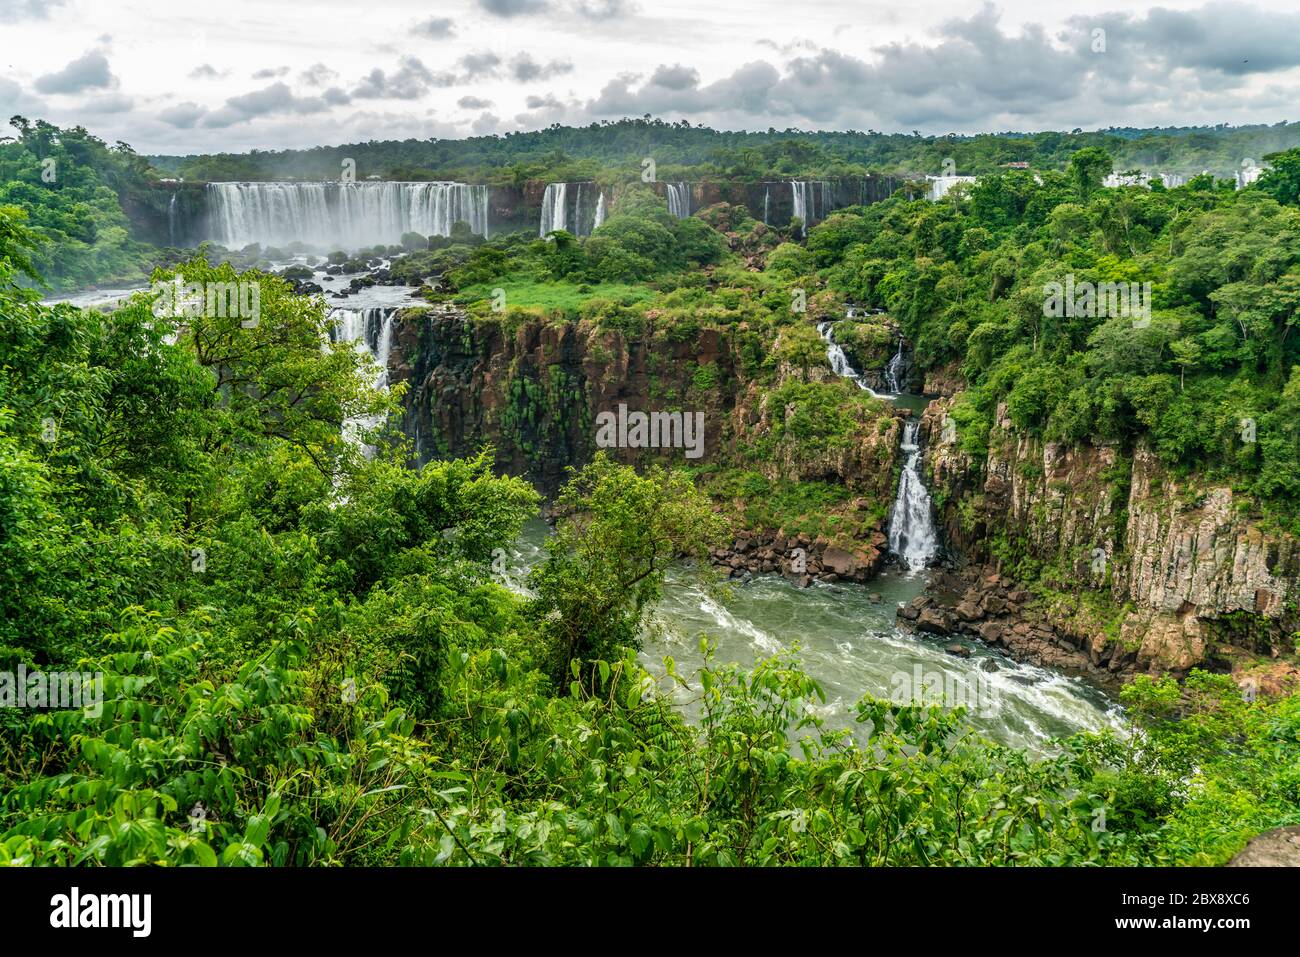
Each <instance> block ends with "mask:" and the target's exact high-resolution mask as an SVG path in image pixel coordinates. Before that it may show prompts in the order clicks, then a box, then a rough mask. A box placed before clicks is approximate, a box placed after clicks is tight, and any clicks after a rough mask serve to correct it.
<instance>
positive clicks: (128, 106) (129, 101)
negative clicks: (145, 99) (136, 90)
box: [77, 93, 135, 114]
mask: <svg viewBox="0 0 1300 957" xmlns="http://www.w3.org/2000/svg"><path fill="white" fill-rule="evenodd" d="M134 108H135V100H134V99H133V98H132V97H129V96H127V95H125V94H124V93H104V94H101V95H100V96H96V97H92V98H91V99H89V100H86V101H85V102H84V103H82V104H80V105H79V106H78V107H77V112H78V113H96V114H107V113H126V112H128V111H129V110H132V109H134Z"/></svg>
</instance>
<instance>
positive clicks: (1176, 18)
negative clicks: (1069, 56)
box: [1067, 2, 1300, 76]
mask: <svg viewBox="0 0 1300 957" xmlns="http://www.w3.org/2000/svg"><path fill="white" fill-rule="evenodd" d="M1070 27H1071V31H1070V32H1069V33H1068V34H1067V37H1068V38H1069V39H1072V40H1074V41H1076V42H1079V43H1090V41H1091V38H1092V30H1094V29H1103V30H1105V31H1106V37H1105V39H1106V54H1105V55H1106V56H1108V57H1109V56H1111V55H1112V54H1114V55H1115V59H1117V60H1122V61H1123V62H1125V63H1126V64H1129V65H1131V64H1133V63H1134V61H1139V62H1145V63H1156V64H1160V65H1161V66H1162V67H1165V68H1179V67H1183V68H1187V69H1193V70H1214V71H1217V72H1218V73H1221V74H1224V75H1227V76H1245V75H1247V74H1252V73H1263V72H1271V71H1274V70H1283V69H1289V68H1290V67H1294V66H1298V65H1300V48H1298V47H1297V45H1296V44H1295V43H1287V42H1279V40H1280V38H1282V37H1288V36H1289V37H1295V36H1297V35H1300V13H1286V12H1281V11H1276V10H1263V9H1260V8H1259V7H1254V6H1250V5H1248V4H1245V3H1231V2H1215V3H1209V4H1206V5H1205V6H1203V7H1201V8H1200V9H1197V10H1169V9H1166V8H1163V7H1155V8H1153V9H1151V10H1149V11H1147V13H1146V16H1145V17H1142V16H1139V15H1136V14H1131V13H1107V14H1103V15H1099V16H1076V17H1073V18H1071V20H1070Z"/></svg>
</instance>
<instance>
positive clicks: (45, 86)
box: [36, 50, 117, 93]
mask: <svg viewBox="0 0 1300 957" xmlns="http://www.w3.org/2000/svg"><path fill="white" fill-rule="evenodd" d="M116 84H117V79H116V78H115V77H114V76H113V73H112V71H111V70H110V69H109V68H108V58H107V57H106V56H104V54H102V53H100V52H99V51H98V50H92V51H90V52H89V53H86V54H83V55H82V56H79V57H77V59H75V60H73V61H72V62H71V63H69V64H68V65H67V66H65V67H64V68H63V69H62V70H58V71H56V72H54V73H47V74H45V75H44V76H42V77H40V78H39V79H38V80H37V81H36V89H38V90H40V91H41V92H42V93H80V92H81V91H82V90H94V89H106V88H108V87H112V86H115V85H116Z"/></svg>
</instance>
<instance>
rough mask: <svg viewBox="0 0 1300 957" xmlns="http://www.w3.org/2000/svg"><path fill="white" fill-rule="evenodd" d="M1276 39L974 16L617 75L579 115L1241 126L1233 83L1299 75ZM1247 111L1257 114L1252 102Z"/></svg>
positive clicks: (1156, 25) (1202, 18) (1191, 24)
mask: <svg viewBox="0 0 1300 957" xmlns="http://www.w3.org/2000/svg"><path fill="white" fill-rule="evenodd" d="M1097 28H1101V29H1104V30H1105V31H1106V41H1107V44H1106V51H1105V53H1094V52H1093V49H1092V31H1093V30H1094V29H1097ZM1284 35H1285V36H1290V35H1300V14H1289V13H1288V14H1279V13H1273V12H1268V11H1263V10H1260V9H1258V8H1255V7H1247V6H1245V5H1243V4H1240V3H1224V2H1216V3H1211V4H1208V5H1206V6H1204V7H1201V8H1199V9H1195V10H1185V11H1169V10H1166V9H1162V8H1155V9H1152V10H1151V11H1149V12H1148V13H1146V14H1144V15H1143V14H1138V15H1134V14H1129V13H1110V14H1104V15H1097V16H1092V15H1088V16H1077V17H1074V18H1073V19H1071V20H1070V21H1067V25H1066V28H1065V29H1064V30H1063V31H1062V32H1060V33H1058V34H1055V35H1053V36H1049V35H1048V33H1047V32H1046V31H1045V29H1044V28H1043V27H1042V26H1039V25H1035V24H1027V25H1025V26H1024V27H1022V28H1020V29H1018V30H1012V29H1010V28H1007V29H1004V28H1003V27H1002V25H1001V24H1000V23H999V17H998V13H997V11H996V9H995V8H993V7H992V6H991V5H985V6H984V7H983V8H981V9H980V10H978V11H977V12H975V13H974V14H972V15H971V16H968V17H965V18H961V19H954V20H950V21H948V22H946V23H944V24H943V25H941V26H940V27H939V29H938V30H937V31H934V32H933V33H932V34H931V35H930V36H927V37H925V38H923V40H920V41H915V42H914V41H904V42H895V43H889V44H884V45H881V46H878V47H876V48H874V49H872V50H870V51H869V53H868V54H867V55H866V56H865V57H858V56H853V55H849V54H845V53H841V52H838V51H835V50H830V49H821V48H817V47H816V46H811V45H808V44H806V43H805V42H802V41H796V42H793V43H789V44H785V45H779V44H776V43H775V42H771V41H768V42H767V43H766V44H765V45H768V46H772V47H773V48H774V49H780V50H781V51H784V52H786V53H787V54H788V55H789V54H794V55H793V57H792V58H791V59H789V60H787V61H785V62H784V64H782V65H781V67H780V69H778V66H777V65H774V64H772V63H768V62H765V61H762V60H760V61H756V62H754V63H749V64H746V65H744V66H742V67H740V68H738V69H736V70H735V71H733V72H732V73H731V75H730V76H727V77H724V78H723V79H721V80H718V81H716V82H714V83H710V84H707V85H702V84H701V83H700V80H699V76H698V74H697V73H696V72H695V71H694V70H693V69H692V68H690V67H684V66H681V65H675V66H668V65H663V66H660V67H659V68H658V69H656V70H655V71H653V73H651V74H650V76H649V78H648V79H646V78H645V77H638V76H631V75H622V76H618V77H616V78H615V79H613V80H611V81H609V82H608V83H607V84H606V85H605V87H604V88H603V89H601V91H600V93H599V94H598V95H597V96H595V97H594V98H592V99H591V100H590V101H589V102H588V103H587V104H586V107H585V109H586V112H587V114H588V115H590V116H591V117H610V116H640V115H643V114H645V113H652V114H656V115H661V116H663V115H667V116H671V115H673V114H677V115H682V114H685V115H689V116H692V117H693V118H697V119H700V120H703V121H707V122H709V123H710V124H712V125H717V126H727V125H731V124H736V125H741V126H749V127H753V126H755V125H759V124H761V125H764V126H766V125H774V126H778V127H779V126H782V125H795V126H799V125H805V126H806V125H814V126H819V127H821V128H824V129H825V128H841V129H843V128H855V129H866V128H868V127H874V128H881V129H891V128H892V129H904V130H910V129H923V130H927V131H932V132H937V133H943V132H950V131H951V132H972V131H977V130H981V129H990V128H994V129H1070V128H1073V127H1076V126H1085V127H1086V126H1100V125H1103V124H1109V123H1113V122H1115V120H1116V117H1117V116H1123V120H1122V122H1123V123H1124V124H1126V125H1128V124H1132V125H1143V124H1144V123H1147V124H1151V125H1156V124H1158V123H1160V122H1162V121H1163V122H1170V121H1173V120H1175V119H1176V121H1177V122H1179V123H1195V122H1206V121H1209V122H1214V121H1219V120H1222V119H1223V118H1224V117H1225V115H1226V116H1240V115H1241V108H1242V106H1241V104H1242V91H1241V87H1242V85H1243V83H1244V81H1245V77H1246V75H1247V74H1249V73H1265V72H1271V71H1280V70H1284V69H1289V68H1292V67H1294V66H1297V65H1300V47H1296V45H1294V44H1286V43H1279V42H1277V38H1278V37H1279V36H1284ZM810 46H811V48H810ZM1277 98H1278V97H1276V95H1275V94H1270V95H1269V102H1272V101H1273V100H1274V99H1277ZM1283 102H1285V101H1284V100H1283ZM1250 107H1251V110H1252V112H1254V113H1255V114H1256V115H1258V112H1259V111H1262V110H1264V109H1265V108H1266V107H1265V105H1264V102H1263V99H1262V98H1258V97H1256V96H1255V94H1254V93H1252V99H1251V101H1250ZM1278 109H1279V110H1280V111H1281V112H1280V113H1279V115H1281V113H1285V107H1283V106H1279V107H1278Z"/></svg>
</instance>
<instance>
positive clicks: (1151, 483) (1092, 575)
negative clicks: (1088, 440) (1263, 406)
mask: <svg viewBox="0 0 1300 957" xmlns="http://www.w3.org/2000/svg"><path fill="white" fill-rule="evenodd" d="M953 401H954V400H953V399H951V398H941V399H938V400H936V401H935V402H933V403H932V404H931V405H930V407H929V408H928V409H927V410H926V413H925V416H924V419H923V424H922V429H923V431H924V433H925V434H926V436H927V443H928V461H927V471H928V478H929V480H930V483H931V488H932V489H933V490H934V493H935V500H936V504H937V506H938V512H939V514H938V518H939V521H940V522H941V525H942V528H943V530H944V534H945V541H946V542H947V543H948V545H949V547H950V548H951V549H952V550H953V551H954V552H955V553H956V554H958V555H960V556H961V557H962V558H963V559H964V560H965V561H967V562H969V563H970V565H971V567H968V568H967V569H966V570H965V571H964V572H962V573H959V575H958V576H957V578H956V579H955V580H952V581H949V582H948V585H947V590H948V593H949V594H950V596H951V600H950V601H947V602H945V601H944V600H942V599H941V598H938V597H935V596H932V597H935V601H934V603H933V605H932V606H931V607H929V611H930V612H931V613H932V614H933V615H937V616H939V619H940V620H939V622H938V624H948V625H951V626H952V629H953V630H960V631H967V632H970V633H974V634H979V635H980V637H983V638H984V639H985V640H989V641H993V642H995V643H999V644H1004V645H1006V646H1007V647H1009V648H1011V649H1012V650H1016V649H1018V650H1019V651H1020V652H1021V653H1022V654H1025V655H1027V656H1030V657H1034V656H1037V657H1040V658H1044V659H1047V660H1050V659H1052V658H1053V657H1055V656H1064V657H1066V658H1070V659H1071V660H1070V661H1069V662H1067V663H1068V664H1074V665H1078V666H1079V667H1081V668H1083V669H1084V670H1088V669H1094V670H1095V669H1104V670H1105V671H1107V672H1109V673H1111V674H1125V673H1132V672H1139V671H1147V672H1153V673H1154V672H1166V671H1168V672H1174V673H1185V672H1186V671H1187V670H1189V669H1190V668H1192V667H1194V666H1202V667H1211V668H1217V669H1222V670H1228V669H1231V668H1232V667H1233V665H1234V663H1235V662H1236V661H1237V660H1238V659H1241V658H1242V657H1243V656H1245V655H1246V654H1247V653H1249V654H1250V655H1251V656H1260V655H1262V656H1269V657H1277V656H1279V655H1280V654H1282V653H1284V652H1286V651H1288V650H1290V645H1289V642H1290V636H1291V635H1292V634H1293V633H1294V632H1295V631H1296V629H1297V628H1300V619H1298V618H1297V613H1296V598H1297V595H1298V594H1300V543H1297V541H1296V540H1295V539H1294V538H1292V537H1290V536H1289V535H1286V534H1284V533H1281V532H1278V531H1274V530H1272V529H1270V528H1268V527H1267V526H1266V525H1265V524H1264V523H1263V522H1262V521H1260V520H1258V519H1255V518H1252V517H1251V515H1250V514H1249V512H1248V511H1247V510H1246V506H1247V503H1244V502H1242V501H1240V499H1239V498H1237V497H1235V496H1234V493H1233V491H1232V489H1231V488H1230V487H1228V486H1226V485H1222V484H1218V483H1209V482H1202V481H1199V480H1197V479H1196V478H1195V477H1190V478H1181V477H1176V476H1174V475H1173V474H1171V473H1170V472H1169V471H1168V470H1167V469H1165V468H1164V467H1163V466H1162V465H1161V463H1160V462H1159V461H1158V459H1157V457H1156V456H1155V455H1154V454H1153V453H1152V452H1151V451H1150V450H1149V449H1147V448H1145V447H1142V446H1139V447H1138V448H1136V449H1134V450H1133V451H1132V452H1131V453H1126V452H1124V451H1123V450H1121V449H1119V448H1116V447H1113V446H1093V445H1081V446H1068V445H1062V444H1058V443H1052V442H1042V441H1040V440H1038V439H1035V438H1033V437H1030V436H1027V435H1025V434H1023V433H1020V432H1018V431H1017V430H1016V429H1015V428H1014V427H1013V425H1012V423H1011V421H1010V420H1009V419H1008V418H1007V416H1006V414H1005V410H1003V409H999V410H998V421H997V423H996V425H995V427H994V429H993V431H992V434H991V436H990V439H989V443H988V453H987V455H986V456H983V457H979V458H976V457H973V456H971V455H968V454H966V453H965V452H963V451H962V450H961V448H960V447H959V443H958V436H957V434H956V429H955V427H954V425H953V423H952V420H951V419H950V417H949V416H948V411H949V409H950V408H951V407H952V404H953ZM1015 557H1021V558H1027V559H1029V560H1031V561H1033V562H1035V563H1037V564H1038V565H1039V566H1040V567H1041V568H1042V569H1043V575H1042V576H1041V577H1042V579H1043V580H1044V581H1046V582H1052V581H1055V582H1056V583H1058V584H1059V586H1060V595H1057V596H1054V595H1053V593H1052V591H1051V589H1048V590H1046V591H1044V592H1043V594H1041V595H1040V596H1039V598H1038V599H1036V600H1034V601H1029V600H1028V599H1029V596H1028V594H1027V593H1025V592H1024V591H1023V590H1021V591H1019V592H1018V593H1017V598H1018V599H1020V600H1019V601H1018V602H1016V603H1013V604H1016V605H1017V606H1018V607H1016V608H1014V609H1013V611H1014V612H1015V614H1014V615H1011V616H1008V615H1007V614H1004V608H1003V607H1002V604H1003V603H1000V602H998V601H994V603H993V604H994V608H993V609H992V610H990V609H989V607H988V602H987V601H986V598H987V596H988V595H990V594H993V593H996V592H998V590H999V589H1002V590H1005V586H1006V582H1005V581H1004V580H1003V579H1004V578H1005V574H1004V575H1003V576H1001V577H999V576H998V575H997V571H998V569H997V568H996V567H994V568H990V567H982V568H981V567H976V566H979V565H981V564H985V565H993V566H999V565H1002V564H1004V560H1007V561H1010V560H1013V559H1014V558H1015ZM1004 571H1005V570H1004ZM990 578H992V579H993V580H992V581H990ZM1071 593H1073V595H1074V596H1075V597H1067V596H1070V595H1071ZM1078 596H1082V597H1078ZM1000 597H1002V598H1005V597H1006V596H1005V595H1001V596H1000ZM1090 597H1092V598H1099V599H1102V600H1100V601H1090V600H1089V599H1090ZM963 603H964V607H962V606H963ZM923 604H924V603H923ZM1020 606H1023V607H1020ZM925 610H926V609H925V608H918V609H914V611H916V612H917V613H918V614H920V613H921V612H924V611H925ZM1025 614H1028V615H1029V617H1031V618H1033V617H1035V616H1037V618H1038V621H1037V623H1036V624H1034V625H1031V629H1030V631H1029V632H1026V630H1025V628H1024V627H1023V626H1024V620H1023V618H1024V615H1025ZM1017 622H1018V623H1019V624H1021V626H1022V627H1021V629H1020V631H1021V633H1020V634H1016V633H1015V632H1014V631H1013V630H1012V628H1013V626H1014V625H1015V624H1016V623H1017ZM1039 626H1041V627H1039ZM936 627H937V625H936ZM1049 648H1054V650H1048V649H1049ZM1055 663H1061V662H1055Z"/></svg>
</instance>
